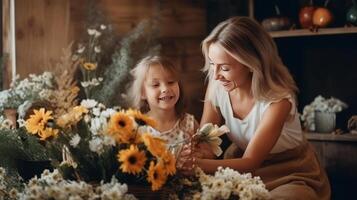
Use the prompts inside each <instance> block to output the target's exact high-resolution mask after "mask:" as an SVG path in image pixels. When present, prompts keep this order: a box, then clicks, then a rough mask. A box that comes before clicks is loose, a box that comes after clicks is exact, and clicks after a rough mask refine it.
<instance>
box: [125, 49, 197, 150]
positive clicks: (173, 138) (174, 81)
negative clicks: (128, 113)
mask: <svg viewBox="0 0 357 200" xmlns="http://www.w3.org/2000/svg"><path fill="white" fill-rule="evenodd" d="M131 73H132V75H133V77H134V81H133V83H132V86H131V88H130V89H129V99H130V100H131V103H132V106H133V107H134V108H137V109H139V110H140V111H141V112H143V113H146V114H147V115H148V116H149V117H151V118H153V119H154V120H155V121H156V122H157V126H156V129H157V131H159V132H160V137H161V138H163V139H164V140H166V141H167V142H168V144H169V145H172V146H175V145H176V144H177V146H176V150H178V149H177V147H181V146H182V145H183V144H184V140H185V139H188V138H189V137H190V136H192V135H193V134H194V133H195V131H196V129H197V128H198V123H197V121H196V120H195V119H194V116H193V115H191V114H188V113H185V112H184V100H183V91H182V85H181V82H180V81H181V79H180V70H179V68H178V67H176V66H175V65H174V64H173V63H172V62H170V61H169V60H168V59H167V58H164V57H160V56H148V57H145V58H144V59H142V60H141V61H140V62H139V63H138V64H137V66H136V67H135V68H134V69H133V70H132V71H131Z"/></svg>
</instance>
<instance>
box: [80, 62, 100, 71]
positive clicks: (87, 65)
mask: <svg viewBox="0 0 357 200" xmlns="http://www.w3.org/2000/svg"><path fill="white" fill-rule="evenodd" d="M83 68H84V69H86V70H88V71H93V70H95V69H97V64H96V63H90V62H86V63H84V64H83Z"/></svg>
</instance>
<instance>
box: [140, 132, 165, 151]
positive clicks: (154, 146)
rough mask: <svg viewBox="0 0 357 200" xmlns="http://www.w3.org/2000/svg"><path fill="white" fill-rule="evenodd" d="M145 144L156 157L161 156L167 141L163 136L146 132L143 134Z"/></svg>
mask: <svg viewBox="0 0 357 200" xmlns="http://www.w3.org/2000/svg"><path fill="white" fill-rule="evenodd" d="M141 137H142V140H143V141H144V144H145V146H146V147H147V148H148V150H149V151H150V153H151V154H152V155H154V156H156V157H161V156H162V155H163V154H164V153H165V150H166V146H165V141H164V140H163V139H161V138H157V137H153V136H152V135H150V134H149V133H144V134H143V135H142V136H141Z"/></svg>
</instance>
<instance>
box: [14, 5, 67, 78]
mask: <svg viewBox="0 0 357 200" xmlns="http://www.w3.org/2000/svg"><path fill="white" fill-rule="evenodd" d="M69 12H70V9H69V0H55V1H46V0H36V1H27V0H17V1H16V13H17V15H16V27H17V29H16V39H17V45H16V47H17V50H18V57H17V61H18V62H17V63H18V65H17V68H18V73H19V74H20V76H21V77H24V76H26V75H27V74H29V73H42V72H43V71H44V70H49V69H50V64H51V63H53V62H55V61H56V60H58V59H59V57H60V56H61V55H62V49H63V48H65V47H66V46H67V45H68V44H69V43H70V40H71V39H70V32H69V29H70V13H69Z"/></svg>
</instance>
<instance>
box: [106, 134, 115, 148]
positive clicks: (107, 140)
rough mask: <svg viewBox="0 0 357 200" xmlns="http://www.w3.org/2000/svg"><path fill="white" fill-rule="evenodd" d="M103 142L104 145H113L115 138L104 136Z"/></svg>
mask: <svg viewBox="0 0 357 200" xmlns="http://www.w3.org/2000/svg"><path fill="white" fill-rule="evenodd" d="M104 144H105V145H106V146H115V140H114V138H113V137H110V136H104Z"/></svg>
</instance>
